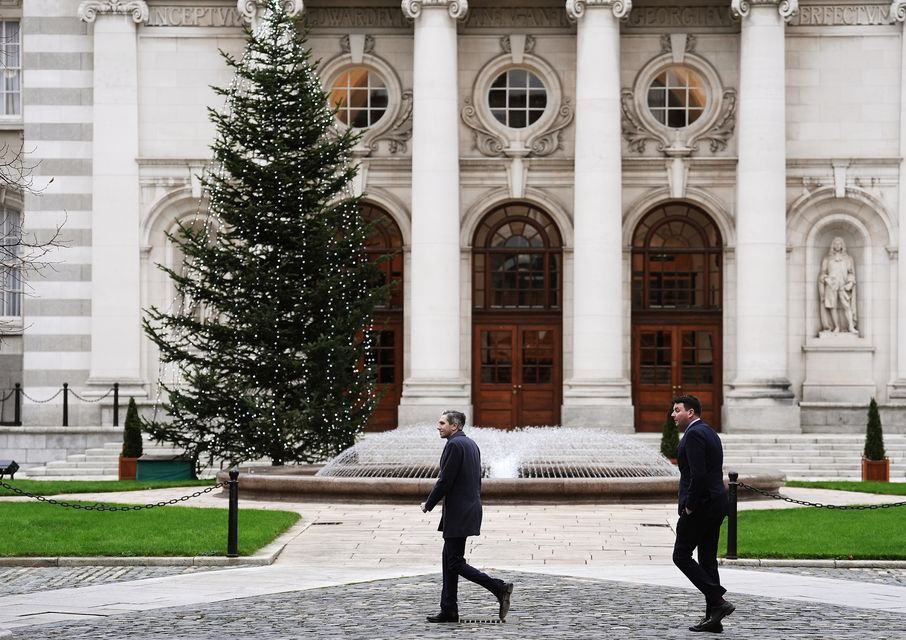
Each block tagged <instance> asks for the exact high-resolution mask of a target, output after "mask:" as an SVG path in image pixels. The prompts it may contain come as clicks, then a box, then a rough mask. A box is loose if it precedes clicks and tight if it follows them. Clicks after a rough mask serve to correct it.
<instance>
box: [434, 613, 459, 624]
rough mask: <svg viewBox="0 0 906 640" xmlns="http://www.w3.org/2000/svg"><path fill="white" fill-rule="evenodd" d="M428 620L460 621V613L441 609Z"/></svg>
mask: <svg viewBox="0 0 906 640" xmlns="http://www.w3.org/2000/svg"><path fill="white" fill-rule="evenodd" d="M428 622H459V614H458V613H455V612H454V613H449V612H447V611H441V612H440V613H438V614H437V615H435V616H428Z"/></svg>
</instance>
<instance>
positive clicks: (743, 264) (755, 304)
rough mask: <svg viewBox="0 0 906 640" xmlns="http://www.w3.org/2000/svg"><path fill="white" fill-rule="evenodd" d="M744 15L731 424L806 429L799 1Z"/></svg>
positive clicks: (729, 427)
mask: <svg viewBox="0 0 906 640" xmlns="http://www.w3.org/2000/svg"><path fill="white" fill-rule="evenodd" d="M732 8H733V12H734V13H735V14H736V15H738V16H739V17H740V19H741V20H742V35H741V42H740V53H739V63H740V69H739V76H740V79H739V119H738V122H739V126H738V128H737V132H738V133H737V135H738V144H739V164H738V167H737V196H736V230H737V245H736V274H737V277H736V299H737V307H736V323H737V324H736V331H737V334H736V344H737V347H736V376H735V379H734V380H733V381H732V382H731V383H730V391H729V393H728V394H727V402H726V405H725V407H724V410H725V416H724V421H723V424H724V430H725V431H758V430H765V429H768V430H771V431H780V430H783V431H797V432H798V431H799V430H800V425H799V407H798V404H796V402H795V399H794V397H793V394H792V392H791V391H790V380H789V374H788V371H787V359H788V357H787V340H788V330H787V323H788V318H787V306H788V305H787V269H786V263H787V257H786V113H785V105H786V97H785V90H784V89H785V73H784V72H785V50H784V29H785V26H784V22H785V20H787V19H788V18H789V17H790V16H791V15H793V13H795V12H796V11H797V10H798V0H732Z"/></svg>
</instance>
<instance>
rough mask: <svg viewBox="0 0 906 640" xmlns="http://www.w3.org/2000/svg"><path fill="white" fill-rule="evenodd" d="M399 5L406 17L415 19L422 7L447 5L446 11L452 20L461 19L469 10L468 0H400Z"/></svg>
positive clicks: (420, 12)
mask: <svg viewBox="0 0 906 640" xmlns="http://www.w3.org/2000/svg"><path fill="white" fill-rule="evenodd" d="M401 7H402V9H403V13H404V14H405V15H406V17H407V18H411V19H412V20H415V19H416V18H418V17H419V16H420V15H421V14H422V9H423V8H424V7H447V12H448V13H449V14H450V17H451V18H453V19H454V20H461V19H462V18H465V17H466V14H467V13H468V12H469V1H468V0H402V4H401Z"/></svg>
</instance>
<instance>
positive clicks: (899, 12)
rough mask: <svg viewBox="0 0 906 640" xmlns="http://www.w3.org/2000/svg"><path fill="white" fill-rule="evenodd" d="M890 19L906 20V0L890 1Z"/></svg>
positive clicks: (893, 20) (892, 20)
mask: <svg viewBox="0 0 906 640" xmlns="http://www.w3.org/2000/svg"><path fill="white" fill-rule="evenodd" d="M890 21H891V22H906V0H893V2H891V3H890Z"/></svg>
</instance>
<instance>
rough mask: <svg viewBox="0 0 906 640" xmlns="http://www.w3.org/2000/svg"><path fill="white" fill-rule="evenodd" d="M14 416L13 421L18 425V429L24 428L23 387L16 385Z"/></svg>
mask: <svg viewBox="0 0 906 640" xmlns="http://www.w3.org/2000/svg"><path fill="white" fill-rule="evenodd" d="M13 408H14V415H13V421H14V422H15V423H16V426H17V427H21V426H22V385H21V384H20V383H18V382H17V383H16V400H15V402H14V404H13Z"/></svg>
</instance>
